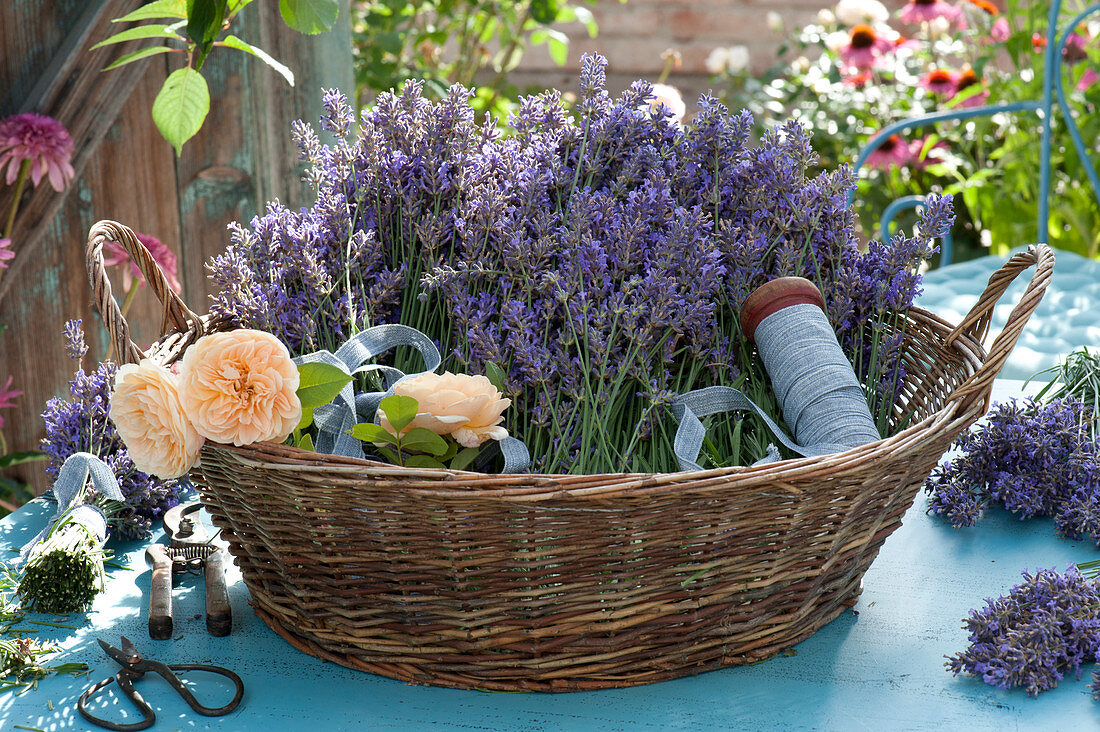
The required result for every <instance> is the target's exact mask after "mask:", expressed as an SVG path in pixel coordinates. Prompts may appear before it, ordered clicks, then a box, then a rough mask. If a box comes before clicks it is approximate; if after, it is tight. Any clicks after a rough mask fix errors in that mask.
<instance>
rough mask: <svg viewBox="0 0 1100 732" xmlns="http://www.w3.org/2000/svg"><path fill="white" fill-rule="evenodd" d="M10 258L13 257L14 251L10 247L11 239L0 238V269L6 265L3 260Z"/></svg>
mask: <svg viewBox="0 0 1100 732" xmlns="http://www.w3.org/2000/svg"><path fill="white" fill-rule="evenodd" d="M10 259H15V252H13V251H12V249H11V239H0V269H4V268H5V267H7V266H8V265H7V264H5V262H6V261H8V260H10Z"/></svg>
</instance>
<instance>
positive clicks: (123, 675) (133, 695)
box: [76, 669, 157, 732]
mask: <svg viewBox="0 0 1100 732" xmlns="http://www.w3.org/2000/svg"><path fill="white" fill-rule="evenodd" d="M134 678H135V676H134V674H132V673H130V672H129V671H127V670H125V669H123V670H122V671H119V672H118V673H117V674H115V675H114V676H109V677H107V678H105V679H103V681H100V682H99V683H97V684H95V685H93V686H91V687H89V688H88V689H87V690H86V691H85V692H84V693H83V694H81V695H80V699H78V700H77V702H76V709H77V711H78V712H80V715H81V716H82V717H84V719H86V720H88V721H89V722H91V723H92V724H94V725H96V726H98V727H103V728H105V729H114V730H120V732H131V731H132V730H135V731H136V730H141V729H149V728H150V727H152V726H153V724H154V723H155V722H156V721H157V713H156V712H154V711H153V707H152V706H150V705H149V702H147V701H145V699H144V698H143V697H142V696H141V694H140V693H138V690H137V689H135V688H134ZM112 681H117V682H118V686H119V688H120V689H121V690H122V693H123V694H125V695H126V698H128V699H129V700H130V701H132V702H133V703H134V706H135V707H137V708H138V711H139V712H141V716H142V719H141V721H140V722H132V723H130V724H120V723H119V722H112V721H110V720H107V719H102V718H101V717H97V716H95V715H94V714H92V713H91V712H89V711H88V707H87V704H88V700H89V699H90V698H91V697H92V695H93V694H95V693H96V692H97V691H99V690H100V689H102V688H104V687H106V686H108V685H110V683H111V682H112Z"/></svg>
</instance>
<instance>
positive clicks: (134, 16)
mask: <svg viewBox="0 0 1100 732" xmlns="http://www.w3.org/2000/svg"><path fill="white" fill-rule="evenodd" d="M156 18H179V19H180V20H185V19H186V18H187V0H154V2H151V3H149V4H148V5H142V6H141V7H140V8H138V9H137V10H134V11H133V12H130V13H127V14H126V15H124V16H122V17H121V18H115V19H114V20H112V21H111V22H112V23H132V22H134V21H136V20H154V19H156Z"/></svg>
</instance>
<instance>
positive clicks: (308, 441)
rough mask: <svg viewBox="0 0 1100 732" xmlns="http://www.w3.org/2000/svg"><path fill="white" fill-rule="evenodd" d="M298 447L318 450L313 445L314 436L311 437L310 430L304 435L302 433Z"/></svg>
mask: <svg viewBox="0 0 1100 732" xmlns="http://www.w3.org/2000/svg"><path fill="white" fill-rule="evenodd" d="M298 449H299V450H309V451H310V452H316V450H315V449H314V447H313V437H311V436H310V434H309V433H308V432H307V433H305V434H304V435H302V439H300V440H298Z"/></svg>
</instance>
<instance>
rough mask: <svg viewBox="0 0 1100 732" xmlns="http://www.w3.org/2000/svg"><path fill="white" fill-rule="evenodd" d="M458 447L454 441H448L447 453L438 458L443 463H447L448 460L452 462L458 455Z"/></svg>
mask: <svg viewBox="0 0 1100 732" xmlns="http://www.w3.org/2000/svg"><path fill="white" fill-rule="evenodd" d="M458 447H459V445H458V443H457V442H455V441H454V440H447V452H445V453H443V454H442V455H439V456H438V457H439V459H440V460H441V461H442V462H447V461H448V460H450V459H451V458H453V457H454V456H455V455H457V454H458Z"/></svg>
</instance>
